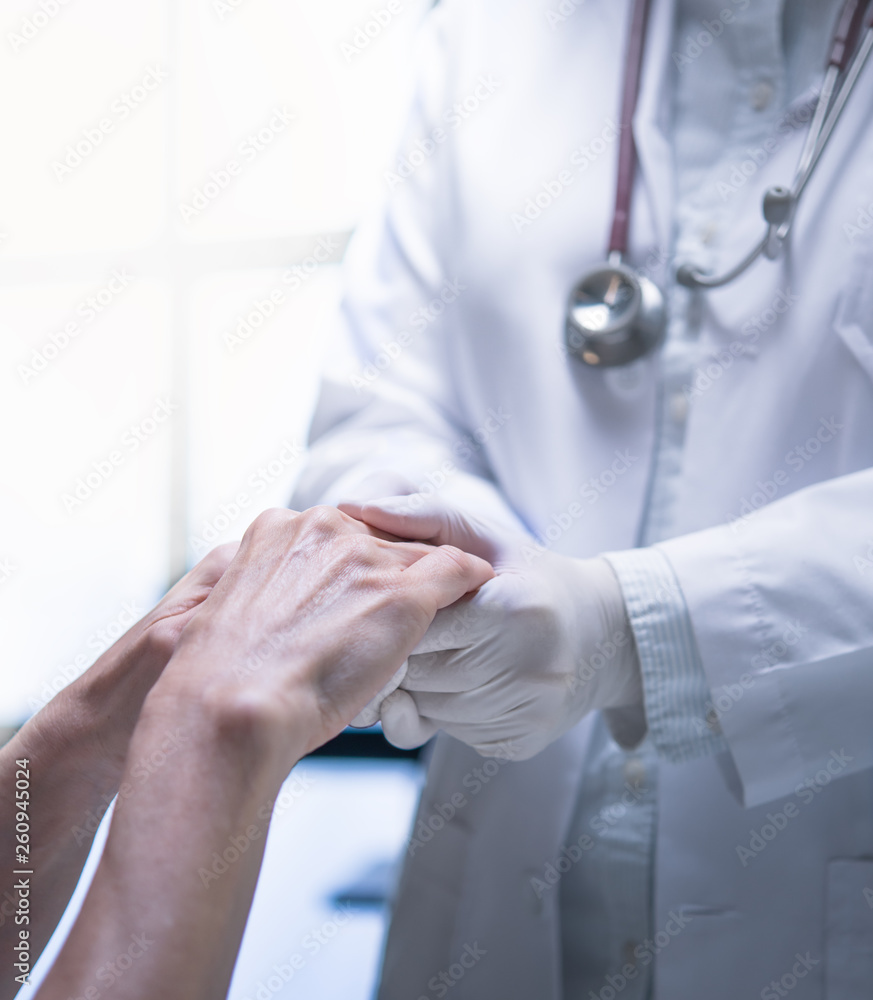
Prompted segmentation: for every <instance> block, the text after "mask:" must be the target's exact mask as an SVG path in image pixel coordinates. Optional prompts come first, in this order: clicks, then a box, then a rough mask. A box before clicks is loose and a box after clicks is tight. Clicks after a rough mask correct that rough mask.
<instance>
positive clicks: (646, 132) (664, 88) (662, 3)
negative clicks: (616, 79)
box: [631, 0, 676, 251]
mask: <svg viewBox="0 0 873 1000" xmlns="http://www.w3.org/2000/svg"><path fill="white" fill-rule="evenodd" d="M675 7H676V4H675V0H654V2H653V4H652V9H651V12H650V14H649V25H648V32H647V38H646V51H645V55H644V58H643V67H642V77H641V81H640V94H639V101H638V104H637V110H636V114H635V115H634V122H633V129H634V141H635V142H636V148H637V164H638V166H637V169H638V172H639V179H640V181H641V182H642V185H643V188H644V190H645V194H646V200H647V203H648V206H649V209H650V214H651V217H652V223H653V226H654V230H655V240H656V242H657V245H658V246H659V247H661V248H662V249H663V250H664V251H667V250H669V248H670V246H671V244H672V238H671V237H672V216H673V164H672V151H671V148H670V144H669V141H668V140H667V134H668V131H669V115H670V103H669V84H670V49H671V46H672V43H673V25H674V20H675ZM637 194H639V190H638V191H637ZM636 214H637V217H639V212H637V213H636ZM633 216H634V209H633V207H632V209H631V218H633ZM632 239H633V234H632Z"/></svg>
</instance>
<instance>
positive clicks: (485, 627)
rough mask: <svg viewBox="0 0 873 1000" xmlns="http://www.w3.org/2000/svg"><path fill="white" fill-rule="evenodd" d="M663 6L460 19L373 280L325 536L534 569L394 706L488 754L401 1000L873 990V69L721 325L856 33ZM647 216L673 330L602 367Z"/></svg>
mask: <svg viewBox="0 0 873 1000" xmlns="http://www.w3.org/2000/svg"><path fill="white" fill-rule="evenodd" d="M641 6H645V5H641V4H638V3H635V2H632V0H621V2H614V0H609V2H607V0H588V2H586V3H584V4H580V3H574V2H569V3H567V2H560V3H559V2H557V0H555V2H553V3H550V2H549V0H542V2H537V3H534V2H530V0H528V2H522V0H517V2H516V0H510V2H507V0H500V2H498V0H478V2H476V3H470V2H469V0H467V2H464V0H443V2H441V3H439V4H438V5H437V6H436V7H435V9H434V10H433V12H432V13H431V15H430V18H429V24H428V26H427V30H426V32H425V36H424V40H423V50H422V52H421V54H420V60H419V66H420V81H419V87H418V90H417V94H416V99H415V103H414V107H413V110H412V114H411V117H410V120H409V123H408V128H407V131H406V135H405V137H404V140H403V144H402V147H401V149H400V151H399V153H398V160H397V163H396V165H395V167H396V169H392V170H391V171H390V173H389V174H388V175H386V182H387V183H386V187H387V188H388V189H390V193H389V196H388V197H387V198H386V204H385V206H384V211H383V212H382V214H381V216H380V218H378V219H376V220H373V221H372V222H371V223H370V224H369V225H368V226H365V227H363V228H362V229H361V231H360V232H359V233H358V235H357V236H356V239H355V241H354V244H353V248H352V249H351V250H350V255H349V262H348V271H347V290H346V296H345V300H344V305H343V314H342V323H341V324H340V329H339V331H338V337H339V338H340V344H341V345H344V346H341V347H339V348H338V349H337V350H336V351H335V352H333V354H332V360H331V364H330V368H329V370H328V371H327V372H326V374H325V379H324V383H323V387H322V392H321V398H320V402H319V405H318V408H317V411H316V414H315V418H314V422H313V427H312V441H313V449H312V455H311V459H310V463H309V466H308V468H307V471H306V472H305V474H304V476H303V479H302V480H301V483H300V486H299V488H298V492H297V495H296V496H295V498H294V503H295V505H297V506H303V505H306V504H309V503H315V502H322V501H327V502H340V501H343V500H345V501H346V502H345V503H344V509H346V510H347V511H349V512H353V513H355V514H356V516H358V517H360V518H362V519H364V520H368V521H370V522H371V523H374V524H376V523H378V524H380V525H382V526H383V527H387V528H388V530H392V531H396V532H397V533H399V534H401V535H404V536H406V537H411V538H419V539H426V538H431V539H434V540H438V541H450V542H453V543H454V544H458V545H461V546H463V547H466V548H468V549H470V550H471V551H474V552H479V553H480V554H487V555H488V556H489V558H491V559H493V560H494V561H495V563H496V565H497V569H498V575H497V577H496V578H495V580H493V581H491V582H490V583H488V584H487V585H486V586H485V587H483V588H482V590H481V591H480V593H479V595H478V596H477V597H476V598H475V599H474V600H473V601H472V602H470V603H468V604H467V605H464V606H462V607H460V608H459V609H456V610H454V611H450V612H448V613H446V612H443V613H441V616H440V617H439V618H438V620H437V622H436V623H435V624H434V626H432V627H431V629H430V631H429V633H428V636H427V637H426V639H425V640H424V642H423V643H422V645H421V646H420V647H419V648H418V653H417V655H415V656H413V657H411V658H410V660H409V665H408V670H407V672H406V674H405V676H403V678H402V681H401V686H400V688H399V689H398V690H397V691H394V692H393V693H391V691H390V689H387V690H386V694H387V695H388V696H387V698H386V700H385V702H384V703H383V704H382V706H381V712H382V718H383V722H384V724H385V729H386V733H387V734H388V735H389V737H390V738H394V739H395V741H396V742H399V743H405V744H410V743H412V742H415V741H416V740H418V741H422V740H424V739H426V738H428V737H429V736H430V735H431V734H432V733H433V732H434V731H435V730H437V729H442V730H444V731H445V733H446V734H443V735H440V737H439V738H438V739H437V741H436V745H435V749H434V752H433V757H432V760H431V764H430V771H429V777H428V782H427V786H426V788H425V790H424V793H423V796H422V800H421V804H420V807H419V812H418V816H417V817H416V820H415V823H414V827H413V830H412V832H411V835H410V841H409V846H408V851H407V858H406V864H405V868H404V872H403V876H402V880H401V884H400V888H399V895H398V898H397V900H396V903H395V908H394V920H393V925H392V929H391V931H390V934H389V938H388V942H387V947H386V954H385V960H384V968H383V980H382V986H381V994H380V996H381V997H382V998H383V1000H401V998H413V1000H415V998H420V997H424V998H431V997H444V996H450V997H451V998H452V1000H466V998H475V1000H498V998H499V1000H531V998H537V1000H559V998H565V1000H571V998H573V1000H575V998H585V1000H590V998H597V1000H614V998H615V997H617V996H619V995H620V996H621V997H623V998H627V1000H645V998H650V997H655V998H660V1000H698V998H700V997H701V996H706V997H707V998H709V1000H738V998H741V997H742V998H745V997H762V998H763V1000H769V998H772V997H783V996H789V995H790V996H791V997H792V998H793V1000H855V998H860V997H866V996H869V991H870V983H871V982H873V773H871V766H873V724H871V717H873V712H871V710H873V471H871V468H870V467H871V465H873V381H871V380H873V229H871V227H873V218H871V213H873V208H871V201H873V123H871V115H870V107H871V104H873V65H867V66H866V67H864V68H863V69H862V70H861V72H860V74H859V76H858V79H857V83H856V85H855V87H854V90H853V92H852V93H851V95H850V98H849V99H848V101H847V102H846V104H845V108H844V110H843V112H842V116H841V117H840V119H839V121H838V123H837V125H836V127H835V128H834V129H833V133H832V135H831V137H830V140H829V142H828V144H827V146H826V148H825V149H824V151H823V153H822V154H821V157H820V159H819V160H818V163H817V165H816V166H815V170H814V172H813V173H812V175H811V177H810V179H809V183H808V185H807V186H806V190H805V191H804V193H803V196H802V197H801V199H800V201H799V203H798V204H797V205H796V206H795V209H794V210H793V211H791V206H790V205H788V206H787V208H788V210H787V211H786V212H785V213H784V214H783V216H782V217H781V219H782V220H783V221H784V220H786V219H787V220H788V221H790V222H791V223H792V225H791V229H790V233H789V234H787V235H786V234H785V233H784V232H783V231H782V221H780V220H778V219H777V222H776V223H774V224H773V225H771V226H770V227H769V229H767V230H766V231H767V235H768V239H767V241H766V242H767V244H768V245H767V248H766V249H767V252H768V253H770V254H771V255H772V256H773V257H775V258H776V259H772V260H770V259H767V254H766V253H765V254H762V255H761V258H760V259H758V260H756V261H755V262H754V263H752V264H751V265H750V266H749V267H748V268H746V269H745V270H744V271H743V272H742V273H741V274H739V275H738V276H737V277H736V278H735V279H734V280H732V281H731V282H729V283H726V284H724V285H723V286H720V287H715V288H712V289H706V288H702V287H701V286H700V284H701V282H703V281H705V280H706V279H705V273H706V272H709V273H712V274H716V275H720V274H722V273H723V272H725V271H730V270H731V269H733V268H734V265H735V264H737V263H738V262H739V261H741V260H743V258H745V257H746V256H747V255H748V253H749V251H750V249H751V248H753V247H755V246H756V245H758V244H759V243H760V242H761V239H762V232H763V231H764V230H765V224H764V222H763V220H762V216H761V204H762V197H763V196H764V193H765V192H766V191H767V190H768V189H770V188H772V187H774V186H777V185H781V186H784V187H788V186H790V185H791V184H792V178H794V177H795V172H796V170H797V167H798V164H799V163H800V162H801V158H802V155H803V153H804V144H805V142H806V137H807V135H808V134H809V130H810V126H811V122H812V120H813V118H814V116H815V109H816V98H817V95H818V94H820V93H823V94H826V91H827V87H826V84H827V79H831V78H832V76H833V74H831V76H830V77H828V78H827V79H826V77H825V67H826V65H827V63H828V57H829V54H830V53H831V38H832V36H833V33H834V30H835V28H836V26H837V22H838V19H839V17H840V15H841V12H842V10H841V9H842V6H843V5H842V4H841V3H837V2H827V3H825V2H820V0H793V2H791V3H784V2H781V0H760V2H756V3H750V2H749V0H653V2H652V3H651V9H650V10H649V11H648V24H647V25H646V26H645V30H644V31H642V32H639V31H637V30H636V28H639V24H638V23H637V24H636V28H635V26H634V24H633V23H632V22H633V21H634V17H635V14H636V15H639V9H640V7H641ZM862 13H863V12H862ZM635 39H636V40H637V41H638V42H639V49H640V55H639V59H638V60H634V40H635ZM625 54H627V58H625ZM636 65H638V66H639V72H640V80H639V87H638V99H637V100H635V101H631V102H630V103H629V102H628V97H629V95H630V96H631V97H636V88H635V87H633V86H630V87H629V85H628V78H629V77H630V79H631V83H633V72H629V67H630V68H631V70H633V69H634V67H635V66H636ZM823 100H824V98H823ZM819 103H821V102H819ZM631 121H632V128H631V127H630V123H631ZM819 124H820V122H819ZM628 135H630V136H632V138H633V140H634V142H635V154H636V155H635V158H634V161H633V162H634V163H635V179H634V180H633V183H632V185H630V184H629V181H628V174H627V171H626V169H624V167H626V160H623V159H622V157H621V156H620V150H621V149H622V145H623V143H622V140H623V139H624V138H625V136H628ZM627 145H628V144H627V141H625V143H624V146H625V148H627ZM620 160H621V161H622V162H621V163H620V162H619V161H620ZM623 185H624V186H625V187H629V192H626V193H628V194H629V197H628V198H627V207H628V211H629V233H628V238H627V241H626V246H621V245H620V241H619V251H623V252H619V253H617V254H614V255H613V256H612V258H611V259H612V261H613V263H616V262H618V261H620V262H621V263H622V264H623V266H625V267H626V268H627V269H628V270H629V272H630V273H631V274H632V275H633V277H634V278H635V279H636V280H637V281H638V282H643V283H644V282H645V281H649V282H651V283H652V285H653V286H655V287H657V288H659V289H661V290H663V295H664V302H663V315H664V317H665V322H664V324H663V329H662V330H660V329H659V328H658V322H657V321H658V316H657V310H655V314H654V319H653V320H652V322H651V324H650V329H649V330H648V332H647V333H646V331H643V332H644V333H646V335H647V337H648V342H646V343H643V344H642V345H641V350H640V351H639V352H637V353H638V356H637V357H635V358H633V359H632V360H628V358H627V357H624V358H619V359H615V358H612V357H604V358H599V359H598V358H596V357H594V358H591V357H588V358H585V357H584V354H585V339H584V336H583V337H582V338H581V339H580V336H579V335H578V334H579V330H578V324H577V327H576V328H574V327H573V326H572V324H570V325H569V326H568V321H567V311H568V301H569V305H570V307H572V308H575V307H576V306H579V305H580V304H581V306H583V307H585V306H586V305H588V304H591V301H593V302H594V306H595V308H597V307H598V302H597V301H596V300H597V296H598V295H599V296H600V298H601V300H602V301H601V302H600V309H601V312H600V313H596V312H595V313H594V314H593V315H594V316H595V320H594V321H592V322H590V323H589V324H588V327H587V328H586V327H585V324H584V323H583V324H582V329H583V334H584V332H585V330H586V329H587V330H588V332H589V333H591V332H596V330H597V325H598V322H599V323H600V324H601V328H604V324H606V325H607V326H608V322H611V319H610V318H609V317H608V316H607V314H605V313H603V307H604V305H607V306H609V307H610V308H612V306H615V305H616V304H617V305H621V302H622V301H630V299H629V298H627V295H631V293H629V292H628V293H627V295H625V299H624V300H622V299H621V296H619V297H616V295H615V290H616V287H618V286H610V283H609V282H606V283H605V285H604V284H603V283H602V282H601V287H599V288H597V287H594V288H593V291H592V286H591V285H590V284H589V285H585V286H584V287H582V288H580V287H579V283H580V279H581V278H583V276H585V275H586V274H590V272H591V270H592V269H594V268H597V267H600V266H601V264H602V262H603V261H604V258H605V257H606V254H607V252H608V251H612V250H615V249H616V243H615V235H616V226H618V230H619V236H620V235H621V233H620V230H621V228H622V226H623V224H624V221H625V220H624V216H623V215H622V205H621V197H620V194H621V189H622V186H623ZM617 190H618V192H619V198H618V199H616V192H617ZM786 204H787V203H786V202H784V201H783V203H782V207H783V209H785V208H786ZM614 205H615V208H614ZM777 208H778V206H777ZM682 265H685V266H686V267H685V270H684V271H683V272H682V274H683V276H684V278H683V280H684V281H685V284H682V283H681V282H680V281H679V280H677V272H679V269H680V268H681V267H682ZM689 272H692V277H694V276H696V277H697V280H696V281H695V280H691V279H690V278H689V277H688V275H689ZM594 285H597V282H596V281H595V282H594ZM628 285H629V286H632V285H633V282H632V281H630V280H628ZM689 285H690V286H692V287H688V286H689ZM571 290H573V294H572V296H571V295H570V293H571ZM621 290H622V293H623V294H624V292H625V291H626V290H625V289H623V288H622V289H621ZM586 295H587V296H588V299H586V298H585V297H586ZM568 297H569V299H568ZM631 298H632V295H631ZM583 314H584V308H583V309H582V311H581V312H577V313H575V315H576V317H577V319H578V317H579V316H580V315H583ZM598 315H599V316H600V320H596V317H597V316H598ZM650 319H651V317H650ZM574 329H575V331H576V334H577V336H576V337H575V338H574V337H573V336H572V333H573V330H574ZM652 331H654V332H652ZM644 339H645V338H644ZM595 344H596V338H595ZM589 346H590V345H589ZM589 353H592V352H589ZM595 353H596V352H595ZM628 353H630V354H633V353H634V351H633V350H631V351H629V352H628ZM616 360H619V361H624V362H625V363H613V362H614V361H616ZM409 483H411V484H413V485H412V486H410V485H408V484H409ZM412 490H415V491H417V492H415V493H414V494H413V495H411V496H410V495H408V494H410V492H411V491H412ZM398 494H399V496H398ZM392 495H393V497H392ZM366 501H371V502H370V503H367V502H366ZM398 679H400V678H398ZM592 708H593V709H602V711H594V712H592V711H591V709H592ZM448 734H451V735H448ZM473 748H478V749H479V750H481V751H482V753H483V754H486V755H488V756H489V757H490V759H488V760H483V757H482V756H480V754H479V753H477V752H476V749H473ZM538 751H541V752H538Z"/></svg>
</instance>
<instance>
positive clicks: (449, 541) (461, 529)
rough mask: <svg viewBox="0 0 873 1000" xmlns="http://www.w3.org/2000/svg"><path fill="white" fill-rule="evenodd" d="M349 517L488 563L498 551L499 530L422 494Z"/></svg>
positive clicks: (374, 505) (392, 499) (375, 503)
mask: <svg viewBox="0 0 873 1000" xmlns="http://www.w3.org/2000/svg"><path fill="white" fill-rule="evenodd" d="M339 507H340V510H342V511H343V512H344V513H347V514H351V513H352V512H351V510H346V509H345V506H344V505H343V504H340V505H339ZM352 516H356V517H358V518H359V519H360V520H362V521H363V522H364V523H365V524H369V525H370V527H371V528H378V529H380V530H381V531H386V532H388V533H390V534H392V535H396V536H397V537H398V538H408V539H410V540H414V541H424V542H430V543H431V544H432V545H453V546H455V548H458V549H462V550H463V551H464V552H469V553H470V554H471V555H475V556H479V557H480V558H481V559H485V560H487V561H488V562H491V563H493V562H494V561H495V559H496V558H497V557H498V555H499V552H500V549H501V545H500V541H501V540H500V538H499V536H498V530H499V529H497V528H495V527H493V526H491V525H488V524H486V523H485V522H484V521H480V520H479V518H477V517H474V516H472V515H470V514H465V513H463V512H462V511H460V510H457V509H455V508H453V507H447V506H446V505H445V504H443V503H441V502H440V501H439V500H437V499H435V498H433V497H426V496H424V495H423V494H421V493H413V494H412V495H411V496H393V497H384V498H383V499H381V500H372V501H370V502H369V503H365V504H362V505H361V507H360V510H359V512H358V513H356V514H352Z"/></svg>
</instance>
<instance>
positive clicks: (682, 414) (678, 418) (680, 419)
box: [670, 392, 688, 424]
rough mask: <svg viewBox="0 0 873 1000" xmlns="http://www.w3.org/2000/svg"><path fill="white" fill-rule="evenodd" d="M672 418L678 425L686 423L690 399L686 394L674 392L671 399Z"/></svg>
mask: <svg viewBox="0 0 873 1000" xmlns="http://www.w3.org/2000/svg"><path fill="white" fill-rule="evenodd" d="M670 416H671V417H672V418H673V420H674V422H675V423H677V424H682V423H685V419H686V417H687V416H688V397H687V396H686V395H685V393H684V392H674V393H673V395H672V396H671V397H670Z"/></svg>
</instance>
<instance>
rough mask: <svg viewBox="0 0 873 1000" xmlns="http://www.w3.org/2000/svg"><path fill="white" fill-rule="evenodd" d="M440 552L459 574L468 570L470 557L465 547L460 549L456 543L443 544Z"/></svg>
mask: <svg viewBox="0 0 873 1000" xmlns="http://www.w3.org/2000/svg"><path fill="white" fill-rule="evenodd" d="M440 552H441V553H442V555H443V556H444V557H445V559H446V561H447V562H448V563H449V564H450V565H451V566H452V568H453V569H454V570H456V571H457V573H458V574H461V573H465V572H466V571H467V568H468V566H469V563H470V558H469V556H468V555H467V553H466V552H464V550H463V549H459V548H458V547H457V546H456V545H441V546H440Z"/></svg>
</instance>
